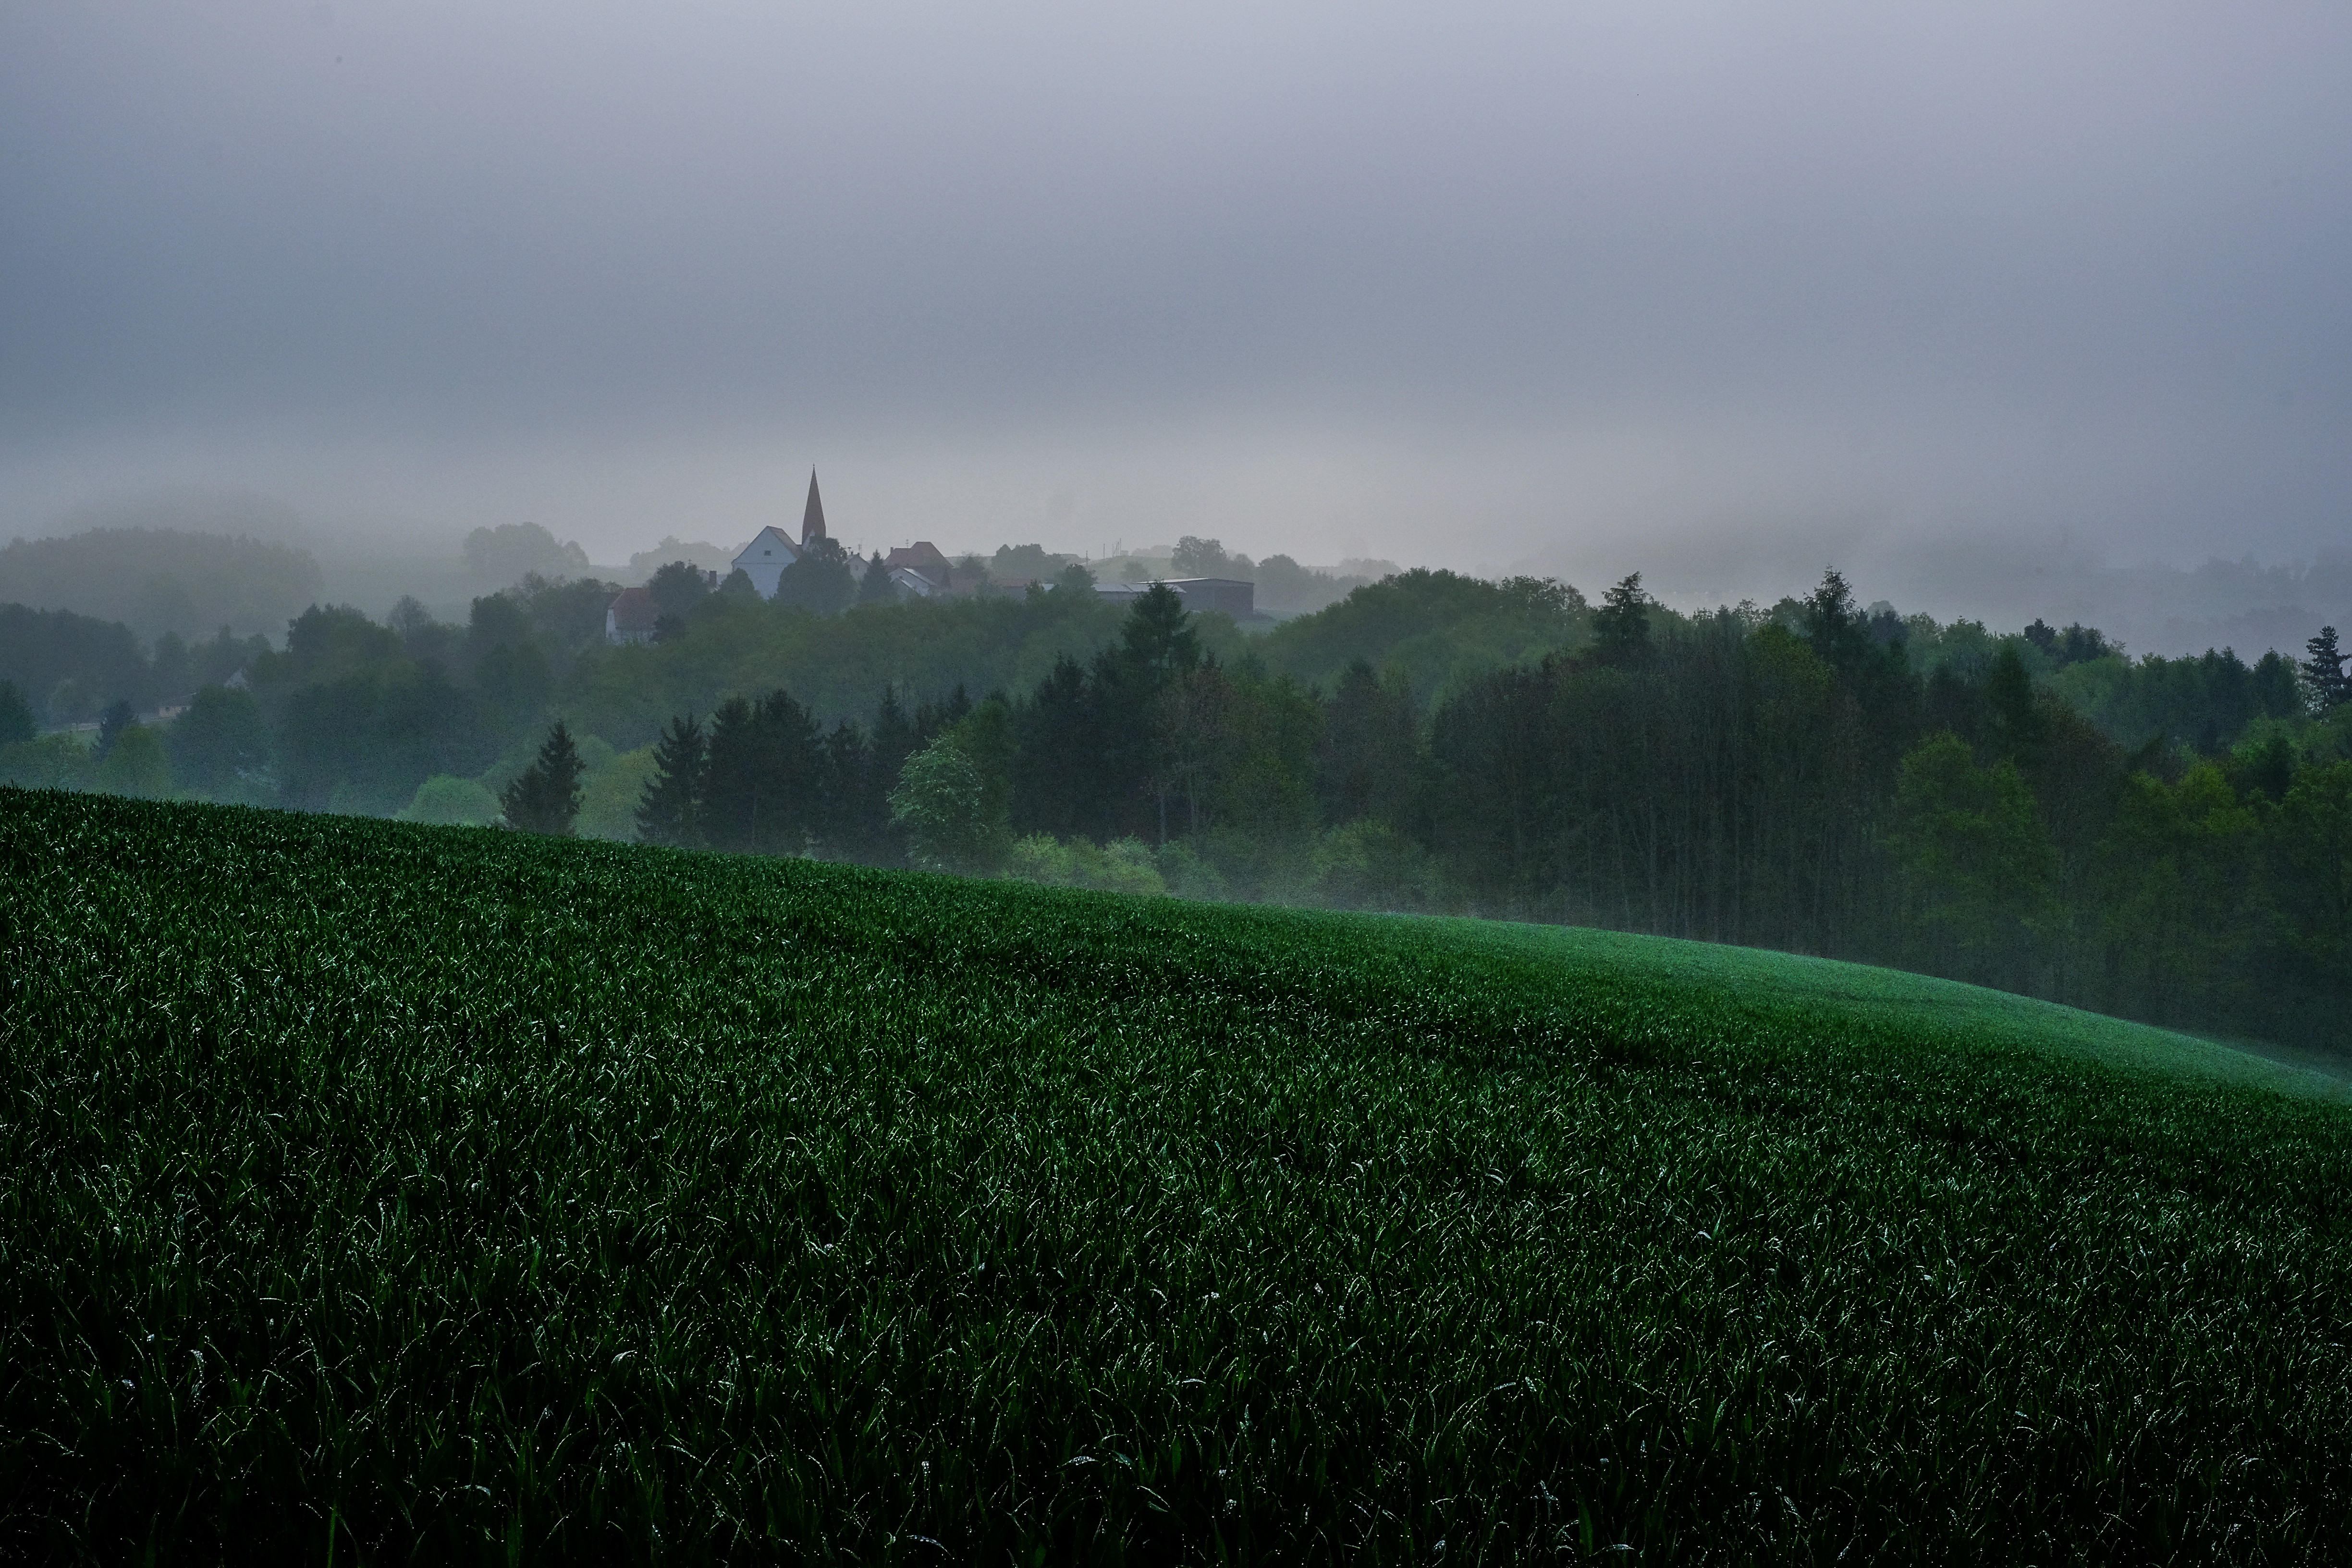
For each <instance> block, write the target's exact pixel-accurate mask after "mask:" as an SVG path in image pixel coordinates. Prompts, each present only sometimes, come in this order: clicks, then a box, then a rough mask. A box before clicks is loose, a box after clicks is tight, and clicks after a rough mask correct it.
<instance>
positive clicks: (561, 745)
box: [499, 719, 587, 838]
mask: <svg viewBox="0 0 2352 1568" xmlns="http://www.w3.org/2000/svg"><path fill="white" fill-rule="evenodd" d="M586 771H587V767H586V764H584V763H582V762H581V760H580V751H579V748H577V747H576V746H574V745H573V744H572V731H569V730H567V729H565V728H564V727H563V721H562V720H561V719H558V720H557V721H555V728H554V729H552V730H551V731H548V733H547V740H546V741H545V742H544V743H542V744H541V746H540V748H539V758H538V760H537V761H536V762H534V763H531V764H530V766H529V767H527V768H525V769H523V771H522V772H521V773H519V774H517V775H516V776H515V780H514V782H513V783H512V784H509V785H507V787H506V788H505V789H504V790H502V791H501V792H499V806H500V807H501V808H503V809H504V811H505V813H506V819H507V826H509V827H512V828H516V829H519V830H520V831H521V832H524V833H544V834H547V835H549V836H550V837H557V838H569V837H572V819H573V818H575V817H577V816H579V815H580V775H581V774H582V773H585V772H586Z"/></svg>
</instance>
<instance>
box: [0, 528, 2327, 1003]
mask: <svg viewBox="0 0 2352 1568" xmlns="http://www.w3.org/2000/svg"><path fill="white" fill-rule="evenodd" d="M840 564H844V565H845V564H846V563H840ZM850 575H851V574H847V573H835V574H833V575H832V576H830V577H825V578H822V579H820V578H819V577H817V576H816V575H815V574H811V580H810V582H809V583H808V584H803V588H805V589H806V590H807V591H806V593H803V594H802V595H801V597H802V599H803V600H806V599H807V598H809V597H810V596H812V595H816V594H817V593H818V592H819V591H820V590H821V591H822V593H823V595H826V596H829V598H830V600H831V603H830V605H829V607H824V608H820V607H814V606H813V605H811V604H809V603H807V602H797V603H796V602H793V600H792V599H790V598H788V597H784V596H780V599H779V600H778V601H775V602H763V601H761V600H760V599H758V598H757V596H756V595H749V594H748V593H747V592H745V591H744V588H743V585H742V584H736V585H734V586H732V587H730V588H729V589H727V590H724V591H721V592H718V593H709V592H708V591H706V590H705V589H704V588H703V587H702V579H701V577H700V575H699V574H698V573H694V572H688V571H683V570H681V571H679V572H677V573H671V574H666V576H664V577H663V578H661V579H658V580H657V584H656V586H657V589H658V593H659V595H663V596H664V597H663V605H662V617H661V626H662V630H661V632H660V635H659V636H658V637H657V638H656V640H655V641H654V642H651V643H648V644H645V645H642V646H634V647H608V646H606V644H605V642H604V624H603V617H604V607H605V605H606V604H607V603H608V602H609V598H610V595H611V593H612V592H613V589H612V585H611V584H601V583H594V582H573V583H564V582H553V581H548V580H545V579H536V578H534V579H530V580H528V581H527V582H526V583H525V584H521V585H520V586H519V587H518V588H516V589H514V590H510V591H509V592H507V593H504V594H499V595H486V596H484V597H483V598H480V599H477V600H476V601H475V602H474V604H473V605H472V608H471V613H470V616H469V619H468V621H467V624H466V625H464V626H453V625H446V624H443V623H439V622H436V621H435V620H434V619H433V618H432V617H431V616H427V615H425V613H424V612H423V611H422V610H421V609H420V608H419V607H417V606H416V605H414V604H413V603H412V604H404V605H402V606H400V607H398V608H397V609H396V610H395V611H394V614H393V615H392V616H389V617H388V618H387V620H386V621H385V622H383V623H378V622H375V621H373V620H371V619H370V618H369V617H367V616H363V615H361V614H359V613H358V612H356V611H353V610H351V609H348V608H338V607H332V606H325V607H319V606H314V607H313V608H312V609H310V610H309V611H306V612H305V613H304V614H303V615H302V616H298V617H296V619H295V620H294V622H293V623H292V624H291V626H289V632H288V636H287V637H286V640H285V646H284V647H282V648H280V649H277V650H262V651H254V650H251V649H249V648H248V649H239V650H237V651H241V652H243V653H244V654H245V655H246V657H245V658H244V659H243V662H242V663H241V664H240V665H239V667H238V668H237V669H236V671H235V675H236V679H235V680H234V682H230V683H221V682H220V681H218V680H216V682H215V684H212V685H208V686H205V687H204V688H203V689H200V690H199V691H198V692H197V694H196V696H195V698H194V701H193V702H192V703H191V705H190V706H189V708H188V710H187V711H186V712H185V713H184V714H181V715H179V716H178V717H177V718H175V719H173V720H172V721H170V722H169V723H168V724H165V725H163V726H161V727H159V728H157V729H155V730H153V731H148V730H147V729H146V728H145V727H142V726H140V725H137V724H135V723H127V722H125V720H126V718H127V715H126V714H125V713H123V712H122V711H121V710H119V709H118V710H116V711H115V712H114V713H113V714H112V716H111V717H110V721H109V723H108V726H107V727H106V729H104V730H102V731H100V733H99V734H98V735H97V736H96V737H95V743H94V744H84V743H83V742H81V741H79V740H77V739H75V738H72V737H64V736H55V735H52V736H49V737H47V738H46V739H43V740H41V741H38V742H26V740H25V739H24V736H23V734H22V733H21V731H25V730H28V729H30V728H32V727H34V723H33V721H34V719H35V717H36V715H34V714H33V713H32V712H31V709H32V708H33V707H34V706H35V705H33V704H30V703H27V702H25V701H22V700H19V701H18V702H17V704H16V710H22V712H23V717H22V718H21V719H16V720H8V719H6V718H5V711H16V710H7V708H6V704H5V702H0V710H5V711H0V728H6V727H7V726H8V725H10V724H13V725H15V726H16V728H15V730H13V731H11V733H10V734H8V735H0V741H13V742H14V743H12V744H9V745H7V746H6V747H5V751H0V772H5V773H6V774H7V776H9V777H11V778H14V779H16V781H17V782H22V783H52V784H72V785H77V786H82V787H89V786H96V787H109V788H120V789H124V790H127V791H129V792H131V793H150V794H164V793H176V794H191V795H205V796H207V797H210V798H215V799H233V800H246V801H251V802H255V803H260V804H283V805H298V806H303V807H307V808H325V809H334V810H348V811H369V812H376V813H382V814H394V813H398V814H401V815H405V816H413V817H418V818H422V819H425V820H442V821H491V820H496V819H498V818H499V816H500V814H501V810H502V805H501V795H507V796H508V798H509V801H512V800H517V799H523V798H525V796H516V795H512V794H511V792H512V790H513V789H514V788H515V787H516V786H517V784H518V782H519V780H520V779H521V778H522V777H523V776H524V775H526V774H528V773H530V767H531V766H532V764H533V756H534V753H535V752H537V751H539V750H540V749H541V742H542V741H543V740H544V739H545V738H546V737H547V735H548V730H549V725H550V723H551V721H553V720H555V719H557V718H558V717H560V718H561V719H562V721H564V724H565V726H566V727H565V729H564V731H563V741H564V744H565V746H566V747H572V748H573V749H572V752H570V753H569V760H568V761H565V762H563V763H562V768H561V769H560V770H559V772H561V773H562V777H561V778H560V779H553V780H552V782H551V781H550V779H549V778H542V779H541V781H540V784H545V785H546V786H547V787H546V788H544V789H541V791H540V793H539V794H537V795H530V794H529V792H526V795H527V796H528V798H529V799H530V800H531V801H533V802H536V803H537V804H534V805H530V807H529V815H530V820H531V821H532V822H534V823H537V824H539V825H540V826H546V825H547V824H548V823H550V822H555V821H559V820H560V821H561V822H562V823H565V824H576V825H577V826H579V827H580V829H581V830H583V831H593V832H597V833H600V834H604V835H607V836H614V837H641V838H644V839H646V840H649V841H654V842H660V843H668V844H678V845H693V846H701V847H710V848H715V849H725V850H734V851H740V852H748V853H762V854H814V855H822V856H828V857H835V858H849V859H856V860H862V861H867V862H871V863H875V864H881V865H919V866H933V867H940V868H953V869H960V870H966V871H973V872H982V873H1004V874H1013V875H1020V876H1025V877H1030V878H1034V879H1038V880H1045V881H1055V882H1069V883H1076V884H1083V885H1094V886H1103V887H1118V888H1127V889H1138V890H1145V891H1150V890H1158V889H1165V890H1169V891H1174V892H1179V893H1184V894H1190V895H1195V896H1217V897H1239V898H1255V899H1265V900H1279V901H1288V902H1299V903H1314V904H1326V905H1337V906H1345V907H1356V908H1375V909H1400V910H1459V911H1465V912H1473V913H1481V914H1489V915H1497V916H1509V917H1515V918H1525V919H1535V920H1547V921H1579V922H1587V923H1593V924H1600V925H1607V926H1612V927H1618V928H1622V929H1627V930H1636V931H1654V932H1660V933H1664V934H1672V935H1678V936H1688V937H1696V938H1701V939H1706V940H1712V941H1724V942H1745V943H1756V944H1762V945H1769V946H1775V947H1781V948H1788V949H1792V950H1796V951H1801V952H1816V953H1824V954H1836V955H1841V956H1848V957H1853V958H1859V959H1866V960H1870V961H1873V962H1879V963H1899V964H1905V965H1908V966H1912V967H1916V968H1920V969H1925V970H1930V971H1933V972H1937V973H1948V974H1953V975H1957V976H1960V977H1963V978H1969V979H1975V980H1980V981H1985V982H1988V983H1990V984H1999V985H2002V986H2006V987H2009V988H2011V989H2016V990H2021V991H2026V992H2032V993H2034V994H2042V995H2048V996H2053V997H2058V998H2062V999H2064V1000H2068V1001H2074V1002H2078V1003H2081V1004H2083V1005H2089V1006H2094V1007H2098V1008H2101V1009H2104V1010H2107V1011H2113V1012H2119V1013H2126V1014H2131V1015H2135V1016H2143V1017H2149V1018H2153V1019H2156V1020H2158V1021H2161V1022H2167V1023H2173V1024H2190V1025H2198V1026H2208V1027H2215V1028H2223V1029H2240V1030H2243V1031H2245V1032H2248V1033H2258V1034H2271V1035H2280V1036H2295V1037H2326V1038H2330V1039H2336V1040H2338V1041H2342V1040H2344V1039H2345V1037H2346V1026H2345V1024H2344V1023H2343V1022H2342V1019H2343V1018H2344V1016H2345V1009H2344V1007H2343V1003H2344V1002H2345V1001H2346V1000H2347V999H2352V968H2347V962H2348V961H2347V952H2352V948H2347V942H2352V924H2347V921H2352V908H2347V899H2352V858H2347V857H2352V827H2347V826H2346V823H2347V821H2352V761H2347V759H2352V737H2347V731H2352V710H2347V707H2346V706H2345V704H2344V703H2343V701H2342V683H2341V679H2340V675H2339V676H2338V677H2336V678H2335V679H2334V684H2331V683H2330V682H2331V678H2330V677H2329V676H2328V674H2327V669H2328V668H2329V667H2328V665H2327V660H2328V659H2329V658H2333V657H2334V655H2333V654H2332V653H2331V652H2330V651H2329V649H2330V648H2331V647H2332V643H2324V644H2322V646H2319V647H2315V648H2314V649H2313V650H2311V657H2310V658H2309V659H2307V660H2305V661H2304V663H2303V664H2302V665H2301V666H2300V667H2299V666H2298V664H2297V663H2296V661H2294V660H2290V659H2286V658H2282V657H2280V656H2278V655H2275V654H2273V655H2266V656H2265V657H2264V658H2261V659H2259V660H2256V661H2254V662H2253V663H2252V664H2249V663H2247V662H2245V661H2243V660H2241V659H2240V658H2237V657H2236V656H2235V655H2234V654H2233V653H2231V652H2228V651H2227V650H2222V651H2218V652H2213V653H2209V654H2207V655H2204V656H2202V657H2200V658H2182V659H2162V658H2140V659H2134V658H2129V657H2127V656H2126V654H2125V652H2124V651H2123V650H2121V649H2119V648H2117V647H2114V646H2112V645H2111V644H2110V643H2109V641H2108V640H2107V639H2106V638H2105V637H2102V636H2101V635H2100V634H2099V633H2098V632H2096V631H2095V630H2094V629H2091V628H2086V627H2082V626H2069V627H2066V628H2063V630H2061V629H2055V628H2052V627H2048V626H2042V625H2041V624H2039V623H2036V625H2035V626H2032V627H2028V628H2026V629H2025V630H2024V631H2023V632H2021V633H2018V634H2013V635H2006V636H2003V635H1997V634H1994V633H1992V632H1990V631H1989V630H1988V629H1987V628H1985V627H1983V626H1979V625H1976V624H1974V623H1969V622H1960V623H1956V624H1951V625H1939V624H1937V622H1935V621H1933V620H1931V619H1929V618H1927V617H1926V616H1910V617H1905V616H1900V615H1898V614H1897V613H1896V612H1895V610H1894V609H1893V607H1892V606H1888V605H1872V606H1870V607H1868V608H1867V609H1864V608H1863V607H1861V606H1859V605H1856V604H1855V603H1854V602H1853V597H1852V595H1850V594H1849V593H1848V592H1847V590H1846V587H1845V585H1844V584H1843V581H1842V580H1840V579H1839V578H1838V577H1837V576H1836V574H1830V576H1829V577H1827V578H1826V579H1825V580H1824V582H1823V584H1822V586H1821V588H1820V589H1819V590H1818V591H1816V592H1815V593H1814V594H1813V595H1811V596H1810V597H1808V598H1806V599H1803V600H1787V601H1783V602H1782V603H1780V604H1779V605H1774V606H1772V607H1770V608H1769V609H1760V608H1758V607H1755V606H1751V605H1742V606H1739V607H1738V608H1730V609H1723V610H1718V611H1716V612H1713V613H1710V614H1705V615H1697V616H1679V615H1676V614H1674V613H1672V612H1670V611H1668V610H1666V609H1665V608H1664V607H1663V606H1660V605H1656V604H1654V603H1653V602H1651V601H1650V600H1649V599H1647V597H1646V596H1645V595H1643V594H1642V592H1641V590H1640V584H1639V580H1638V578H1634V579H1628V580H1627V581H1626V582H1624V583H1622V584H1618V585H1617V586H1616V587H1615V588H1613V589H1612V591H1611V592H1610V594H1609V595H1606V596H1605V598H1604V599H1603V601H1602V602H1601V604H1600V605H1591V604H1588V603H1587V602H1586V601H1585V600H1584V598H1583V597H1582V596H1581V595H1578V594H1577V593H1576V592H1575V591H1574V590H1573V589H1571V588H1569V587H1567V586H1566V585H1564V584H1556V583H1549V582H1540V581H1535V580H1529V579H1517V580H1512V581H1508V582H1503V583H1488V582H1480V581H1477V580H1475V579H1470V578H1465V577H1460V576H1457V575H1454V574H1448V573H1442V572H1412V573H1405V574H1397V575H1395V576H1393V577H1391V578H1388V579H1386V580H1384V581H1382V582H1381V583H1378V584H1370V585H1366V586H1363V587H1360V588H1358V589H1357V590H1356V591H1355V592H1354V593H1353V594H1351V595H1349V597H1348V598H1347V599H1346V600H1344V601H1342V602H1341V603H1339V604H1338V605H1333V606H1331V607H1330V608H1328V609H1327V610H1325V611H1323V612H1321V613H1319V614H1318V615H1315V616H1305V617H1301V618H1299V619H1297V620H1295V621H1292V622H1290V623H1288V624H1286V625H1285V626H1281V627H1279V628H1276V629H1275V630H1273V631H1271V632H1268V633H1265V634H1264V635H1259V636H1254V637H1253V636H1245V635H1244V633H1243V632H1242V631H1241V630H1240V629H1238V628H1236V627H1235V626H1234V625H1233V624H1232V623H1231V622H1230V621H1227V620H1225V619H1224V618H1223V617H1221V616H1195V615H1190V614H1188V613H1186V611H1185V610H1184V608H1183V605H1182V603H1181V600H1180V599H1179V598H1178V597H1177V596H1176V595H1173V594H1171V593H1168V592H1166V591H1165V590H1161V591H1159V592H1155V593H1153V594H1151V595H1148V596H1147V597H1146V598H1145V599H1144V600H1143V601H1141V602H1140V603H1139V604H1138V605H1134V606H1133V607H1132V608H1131V609H1129V608H1121V607H1118V606H1113V605H1106V604H1104V603H1103V602H1102V601H1101V600H1100V599H1099V598H1098V596H1097V595H1095V594H1094V592H1093V591H1092V588H1091V585H1090V584H1088V583H1087V581H1086V579H1085V577H1084V574H1082V573H1080V574H1074V575H1067V576H1066V577H1065V578H1064V579H1063V580H1061V581H1059V582H1058V583H1057V584H1055V586H1053V587H1050V588H1047V587H1043V586H1040V587H1036V588H1033V589H1031V590H1029V591H1028V592H1026V593H1025V594H1022V595H1013V596H1003V597H995V598H978V599H961V600H955V601H950V602H945V603H941V602H919V603H908V604H900V603H897V602H895V601H889V600H887V599H886V597H885V596H884V595H882V594H879V593H877V594H875V595H870V596H869V595H867V594H866V584H864V582H863V581H862V580H858V581H854V582H852V581H836V580H835V579H836V578H847V577H849V576H850ZM7 624H8V623H7V621H6V617H5V615H0V629H5V626H6V625H7ZM43 624H45V625H46V624H47V623H43ZM57 624H58V625H59V626H64V625H65V623H64V622H58V623H57ZM69 629H70V628H69ZM74 635H76V636H79V635H80V632H79V630H76V631H75V633H74ZM99 640H100V642H104V641H105V639H104V638H100V639H99ZM109 646H116V645H111V644H110V645H109ZM222 647H223V648H224V649H225V650H226V649H227V648H228V647H229V645H228V644H227V643H224V644H223V645H222ZM119 651H120V649H119V647H118V652H119ZM191 651H192V653H193V650H191ZM132 652H133V654H135V653H136V649H135V647H134V648H132ZM125 668H128V667H127V666H126V667H125ZM2338 668H2340V667H2338ZM19 695H20V698H21V693H20V694H19ZM575 742H576V744H575ZM44 748H46V750H44ZM41 759H47V761H46V762H43V763H42V765H41V766H36V765H34V763H36V762H40V761H41ZM50 764H54V765H53V766H52V765H50ZM42 766H48V767H49V772H48V773H47V775H46V776H44V775H43V773H42ZM76 768H79V770H80V771H79V773H76V772H75V771H73V770H74V769H76ZM559 786H560V787H559ZM532 787H533V788H539V785H538V784H534V785H533V786H532ZM550 803H552V804H550ZM506 815H507V816H508V817H509V819H510V820H518V821H519V820H520V818H515V817H514V815H513V808H512V807H511V806H510V805H509V807H508V808H506ZM2331 879H2333V880H2331Z"/></svg>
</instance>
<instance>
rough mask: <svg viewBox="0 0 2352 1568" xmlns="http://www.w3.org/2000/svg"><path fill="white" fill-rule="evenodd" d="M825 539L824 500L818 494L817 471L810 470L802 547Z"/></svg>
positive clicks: (802, 526) (803, 516)
mask: <svg viewBox="0 0 2352 1568" xmlns="http://www.w3.org/2000/svg"><path fill="white" fill-rule="evenodd" d="M823 538H824V497H822V496H820V495H818V494H817V493H816V470H815V469H814V468H811V469H810V470H809V499H808V510H805V511H803V512H802V513H801V546H802V548H803V549H806V548H807V547H808V545H809V543H810V542H812V541H814V540H819V539H823Z"/></svg>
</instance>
